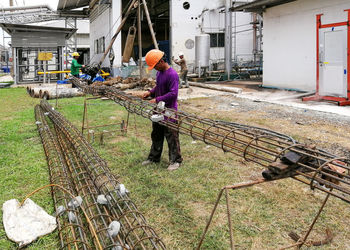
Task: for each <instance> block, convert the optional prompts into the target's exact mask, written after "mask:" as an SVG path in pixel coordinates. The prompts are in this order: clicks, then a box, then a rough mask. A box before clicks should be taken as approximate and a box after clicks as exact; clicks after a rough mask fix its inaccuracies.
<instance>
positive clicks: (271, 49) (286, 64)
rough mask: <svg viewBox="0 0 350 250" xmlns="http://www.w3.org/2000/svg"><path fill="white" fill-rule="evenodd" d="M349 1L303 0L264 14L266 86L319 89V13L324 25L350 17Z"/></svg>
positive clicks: (272, 9) (274, 8)
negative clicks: (317, 55)
mask: <svg viewBox="0 0 350 250" xmlns="http://www.w3.org/2000/svg"><path fill="white" fill-rule="evenodd" d="M349 8H350V1H349V0H332V1H329V0H318V1H315V0H299V1H296V2H291V3H288V4H284V5H280V6H276V7H273V8H269V9H267V10H266V12H265V13H264V31H263V32H264V37H263V43H264V74H263V86H273V87H279V88H287V89H299V90H305V91H314V90H315V89H316V66H317V65H316V15H317V14H323V16H322V18H321V20H322V24H326V23H335V22H343V21H346V20H347V12H345V11H344V10H345V9H349Z"/></svg>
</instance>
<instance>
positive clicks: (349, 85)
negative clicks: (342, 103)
mask: <svg viewBox="0 0 350 250" xmlns="http://www.w3.org/2000/svg"><path fill="white" fill-rule="evenodd" d="M345 11H347V12H348V13H347V14H348V27H347V28H348V30H347V32H348V34H347V39H348V41H347V45H348V46H347V47H348V48H347V97H348V99H349V98H350V92H349V91H350V74H349V72H350V27H349V23H350V9H348V10H345Z"/></svg>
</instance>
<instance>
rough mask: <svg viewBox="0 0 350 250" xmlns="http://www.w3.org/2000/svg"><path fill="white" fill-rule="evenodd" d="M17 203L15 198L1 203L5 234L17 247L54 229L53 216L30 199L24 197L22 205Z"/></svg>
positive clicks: (54, 220)
mask: <svg viewBox="0 0 350 250" xmlns="http://www.w3.org/2000/svg"><path fill="white" fill-rule="evenodd" d="M19 205H20V203H19V202H18V200H16V199H12V200H8V201H6V202H5V203H4V204H3V205H2V210H3V223H4V227H5V232H6V235H7V237H8V238H9V239H10V240H12V241H14V242H16V243H18V244H19V248H21V247H24V246H26V245H28V244H30V243H31V242H32V241H34V240H36V239H37V238H38V237H40V236H43V235H46V234H49V233H51V232H52V231H54V230H55V229H56V227H57V224H56V219H55V217H53V216H51V215H49V214H47V213H46V212H45V210H44V209H42V208H41V207H39V206H38V205H37V204H35V202H34V201H32V200H31V199H26V201H25V202H24V204H23V206H22V207H20V206H19Z"/></svg>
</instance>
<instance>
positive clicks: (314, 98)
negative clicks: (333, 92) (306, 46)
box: [303, 9, 350, 106]
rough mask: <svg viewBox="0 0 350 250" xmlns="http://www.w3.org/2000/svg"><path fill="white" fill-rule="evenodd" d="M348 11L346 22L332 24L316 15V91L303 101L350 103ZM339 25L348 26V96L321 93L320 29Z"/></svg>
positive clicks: (349, 24)
mask: <svg viewBox="0 0 350 250" xmlns="http://www.w3.org/2000/svg"><path fill="white" fill-rule="evenodd" d="M344 11H347V12H348V20H347V21H345V22H339V23H330V24H322V22H321V16H322V15H323V14H318V15H316V48H317V49H316V61H317V62H316V65H317V66H316V93H315V95H313V96H308V97H304V98H303V101H318V100H328V101H335V102H337V103H338V105H339V106H345V105H350V74H349V72H350V27H349V26H350V9H347V10H344ZM338 26H347V27H348V30H347V40H348V41H347V86H348V88H347V97H346V98H345V97H336V96H323V95H320V94H319V84H320V67H319V65H320V56H319V52H320V44H319V41H320V40H319V39H320V34H319V31H320V29H323V28H332V27H338Z"/></svg>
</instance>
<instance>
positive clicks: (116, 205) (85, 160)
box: [40, 101, 165, 249]
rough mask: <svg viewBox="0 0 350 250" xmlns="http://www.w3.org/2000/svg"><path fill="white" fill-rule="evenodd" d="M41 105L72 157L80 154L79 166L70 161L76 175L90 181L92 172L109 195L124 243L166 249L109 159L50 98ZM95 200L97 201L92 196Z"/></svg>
mask: <svg viewBox="0 0 350 250" xmlns="http://www.w3.org/2000/svg"><path fill="white" fill-rule="evenodd" d="M40 106H41V107H42V108H43V109H44V110H45V112H47V113H48V117H49V118H50V120H51V121H52V122H53V124H54V125H55V128H56V131H57V134H59V137H60V142H61V144H62V145H63V147H64V148H67V149H69V148H71V149H72V150H71V153H70V157H69V158H70V159H72V157H73V158H76V160H74V164H75V167H73V164H72V163H70V165H71V168H72V171H73V173H72V175H73V176H74V177H75V178H76V179H78V181H77V182H82V183H83V182H86V181H88V180H87V179H86V177H87V176H89V177H90V178H91V180H92V183H93V184H94V185H95V186H96V188H97V190H98V191H99V192H98V193H99V194H102V195H104V197H106V198H107V200H108V202H107V205H106V208H107V209H108V212H109V213H110V215H111V216H112V217H114V218H116V219H117V221H118V222H120V224H121V228H120V238H121V239H122V241H123V242H121V243H122V244H123V245H124V246H127V247H129V248H131V249H165V245H164V243H163V242H162V240H161V239H160V238H159V237H158V235H157V234H156V232H155V231H154V229H153V228H152V227H150V226H149V225H148V224H147V221H146V219H145V218H144V216H143V215H142V213H141V212H140V211H139V210H138V209H137V207H136V205H135V204H134V203H133V201H132V200H131V199H130V197H129V195H128V193H127V192H126V190H125V187H124V186H123V185H122V184H120V183H119V182H118V180H117V178H116V177H115V176H114V175H113V174H112V173H111V171H110V170H109V168H108V166H107V164H106V162H105V161H104V160H103V159H102V158H100V157H99V155H98V154H97V152H96V151H95V150H94V149H93V148H92V147H91V145H90V144H89V143H88V142H87V141H86V139H85V138H84V136H83V135H82V134H81V132H80V131H79V130H78V129H77V128H76V127H75V126H74V125H72V124H71V123H70V122H69V121H68V120H66V119H65V118H64V117H63V116H62V115H61V114H60V113H59V112H57V111H56V110H54V109H53V108H52V107H51V106H50V105H49V104H48V103H47V102H46V101H42V102H41V104H40ZM72 151H74V153H72ZM74 169H75V170H74ZM76 185H77V188H78V190H81V189H82V186H81V185H80V184H79V183H77V184H76ZM88 185H90V184H88ZM88 191H89V190H86V192H88ZM89 192H93V193H94V195H95V196H96V195H97V194H96V191H93V190H90V191H89ZM91 198H92V197H91ZM91 203H93V202H92V200H91Z"/></svg>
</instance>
